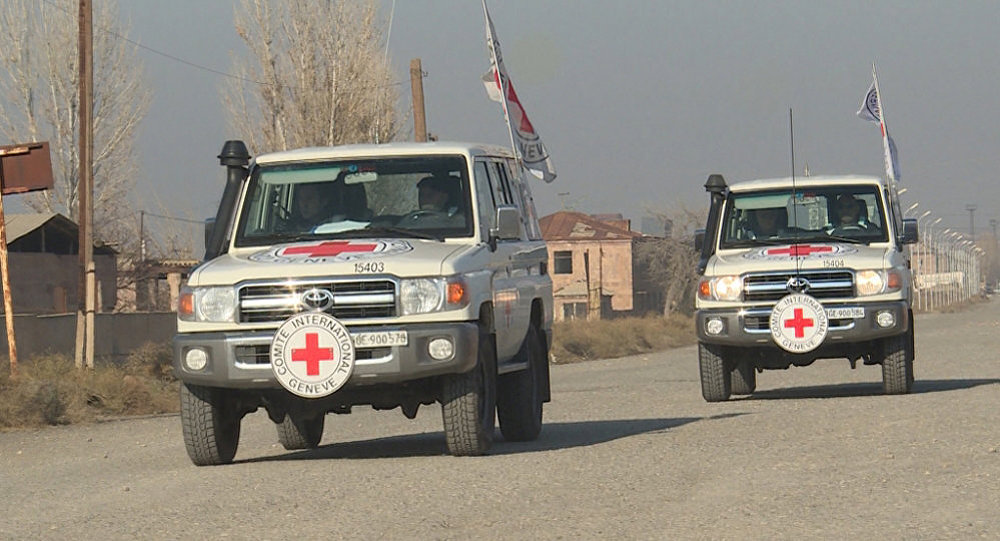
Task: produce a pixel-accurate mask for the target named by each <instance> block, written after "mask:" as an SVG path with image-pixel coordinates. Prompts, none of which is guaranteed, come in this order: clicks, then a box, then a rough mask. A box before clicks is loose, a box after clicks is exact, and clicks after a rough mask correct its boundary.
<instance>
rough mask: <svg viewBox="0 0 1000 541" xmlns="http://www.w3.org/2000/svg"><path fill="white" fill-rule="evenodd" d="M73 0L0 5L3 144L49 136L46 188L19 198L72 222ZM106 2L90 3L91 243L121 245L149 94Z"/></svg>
mask: <svg viewBox="0 0 1000 541" xmlns="http://www.w3.org/2000/svg"><path fill="white" fill-rule="evenodd" d="M76 22H77V3H76V2H75V1H74V0H47V1H46V2H36V1H31V0H3V2H2V3H0V133H2V134H3V136H4V137H5V138H6V139H9V140H11V141H17V142H22V141H42V140H48V141H50V148H51V151H52V167H53V174H54V176H55V185H54V187H53V189H52V190H48V191H45V192H37V193H34V194H31V195H29V196H28V199H27V202H28V204H29V205H30V206H31V207H32V208H34V209H35V210H37V211H40V212H60V213H62V214H65V215H67V216H70V217H73V218H74V219H76V217H77V211H78V210H79V209H78V208H77V207H78V204H77V184H78V182H79V178H80V175H79V165H80V163H79V162H80V160H79V156H78V151H79V144H78V140H79V129H78V121H79V118H78V110H79V104H80V95H79V84H78V83H79V69H78V65H79V64H78V61H79V58H78V54H77V38H78V29H77V24H76ZM127 34H128V28H127V27H126V26H125V25H123V24H122V22H121V21H120V19H119V17H118V6H117V4H116V3H115V2H114V0H108V1H101V2H96V3H95V6H94V47H93V50H94V105H93V122H94V228H95V239H100V240H104V241H106V242H110V243H115V244H117V245H118V246H119V250H121V249H122V245H123V243H124V242H126V241H127V240H129V239H130V238H132V237H134V234H133V232H132V231H131V229H132V228H131V222H132V220H131V217H132V216H131V215H132V214H133V212H132V209H131V205H128V204H125V202H126V201H128V200H129V199H130V196H131V195H132V189H133V187H134V185H135V172H136V169H137V166H136V159H135V149H134V141H135V133H136V129H137V127H138V125H139V122H140V121H141V120H142V118H143V117H144V116H145V114H146V110H147V108H148V105H149V100H150V91H149V89H148V86H147V85H146V83H145V81H144V79H143V77H142V63H141V61H140V60H139V59H138V58H137V56H136V50H135V47H134V46H132V45H131V44H129V42H128V41H126V39H125V38H126V36H127Z"/></svg>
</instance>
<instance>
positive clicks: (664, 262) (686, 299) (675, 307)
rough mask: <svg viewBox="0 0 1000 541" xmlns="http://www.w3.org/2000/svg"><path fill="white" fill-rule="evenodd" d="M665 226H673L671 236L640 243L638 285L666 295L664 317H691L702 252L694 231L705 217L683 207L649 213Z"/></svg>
mask: <svg viewBox="0 0 1000 541" xmlns="http://www.w3.org/2000/svg"><path fill="white" fill-rule="evenodd" d="M647 213H649V214H651V215H652V216H653V217H654V218H655V219H657V220H658V221H660V222H661V223H670V224H672V227H670V232H671V234H670V236H665V237H644V238H643V239H640V241H639V242H638V243H637V244H636V247H635V260H636V267H637V268H636V283H637V286H639V287H642V288H643V289H645V290H647V291H653V292H656V293H657V295H656V297H657V298H659V296H660V295H662V302H663V308H662V310H663V315H670V314H671V313H674V312H681V313H686V314H689V313H691V312H692V311H693V310H694V293H695V289H696V286H697V281H698V273H697V268H696V267H697V265H698V253H697V252H695V250H694V241H693V239H694V229H695V228H696V227H701V225H700V224H702V223H704V221H705V220H704V214H702V213H698V212H694V211H691V210H689V209H686V208H681V209H680V210H678V211H675V212H668V211H647Z"/></svg>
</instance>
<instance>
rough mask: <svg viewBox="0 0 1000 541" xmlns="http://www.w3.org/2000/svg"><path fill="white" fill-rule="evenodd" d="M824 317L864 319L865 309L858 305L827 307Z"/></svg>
mask: <svg viewBox="0 0 1000 541" xmlns="http://www.w3.org/2000/svg"><path fill="white" fill-rule="evenodd" d="M826 317H827V318H829V319H864V317H865V309H864V308H862V307H860V306H855V307H850V308H827V309H826Z"/></svg>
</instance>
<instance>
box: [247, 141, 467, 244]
mask: <svg viewBox="0 0 1000 541" xmlns="http://www.w3.org/2000/svg"><path fill="white" fill-rule="evenodd" d="M466 171H467V166H466V160H465V158H464V157H462V156H419V157H407V158H372V159H363V160H356V159H354V160H335V161H324V162H309V163H283V164H278V165H264V166H260V167H256V168H255V169H254V171H253V173H252V175H251V177H250V180H249V186H248V188H247V195H246V198H245V199H244V203H243V208H242V209H241V212H240V221H239V225H238V229H237V235H236V246H261V245H267V244H274V243H280V242H292V241H299V240H314V239H319V238H337V237H341V238H352V237H354V238H357V237H367V236H379V237H403V238H430V239H438V240H443V239H445V238H449V237H469V236H471V235H472V232H473V228H472V226H473V224H472V213H471V212H470V210H469V209H470V208H471V207H470V203H469V200H470V199H469V189H468V185H469V182H468V174H467V173H466Z"/></svg>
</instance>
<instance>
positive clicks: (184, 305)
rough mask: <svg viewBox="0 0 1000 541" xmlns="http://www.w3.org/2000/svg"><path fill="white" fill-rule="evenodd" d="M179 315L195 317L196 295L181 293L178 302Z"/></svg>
mask: <svg viewBox="0 0 1000 541" xmlns="http://www.w3.org/2000/svg"><path fill="white" fill-rule="evenodd" d="M177 315H179V316H185V317H187V316H194V293H181V296H180V298H179V299H178V300H177Z"/></svg>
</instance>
